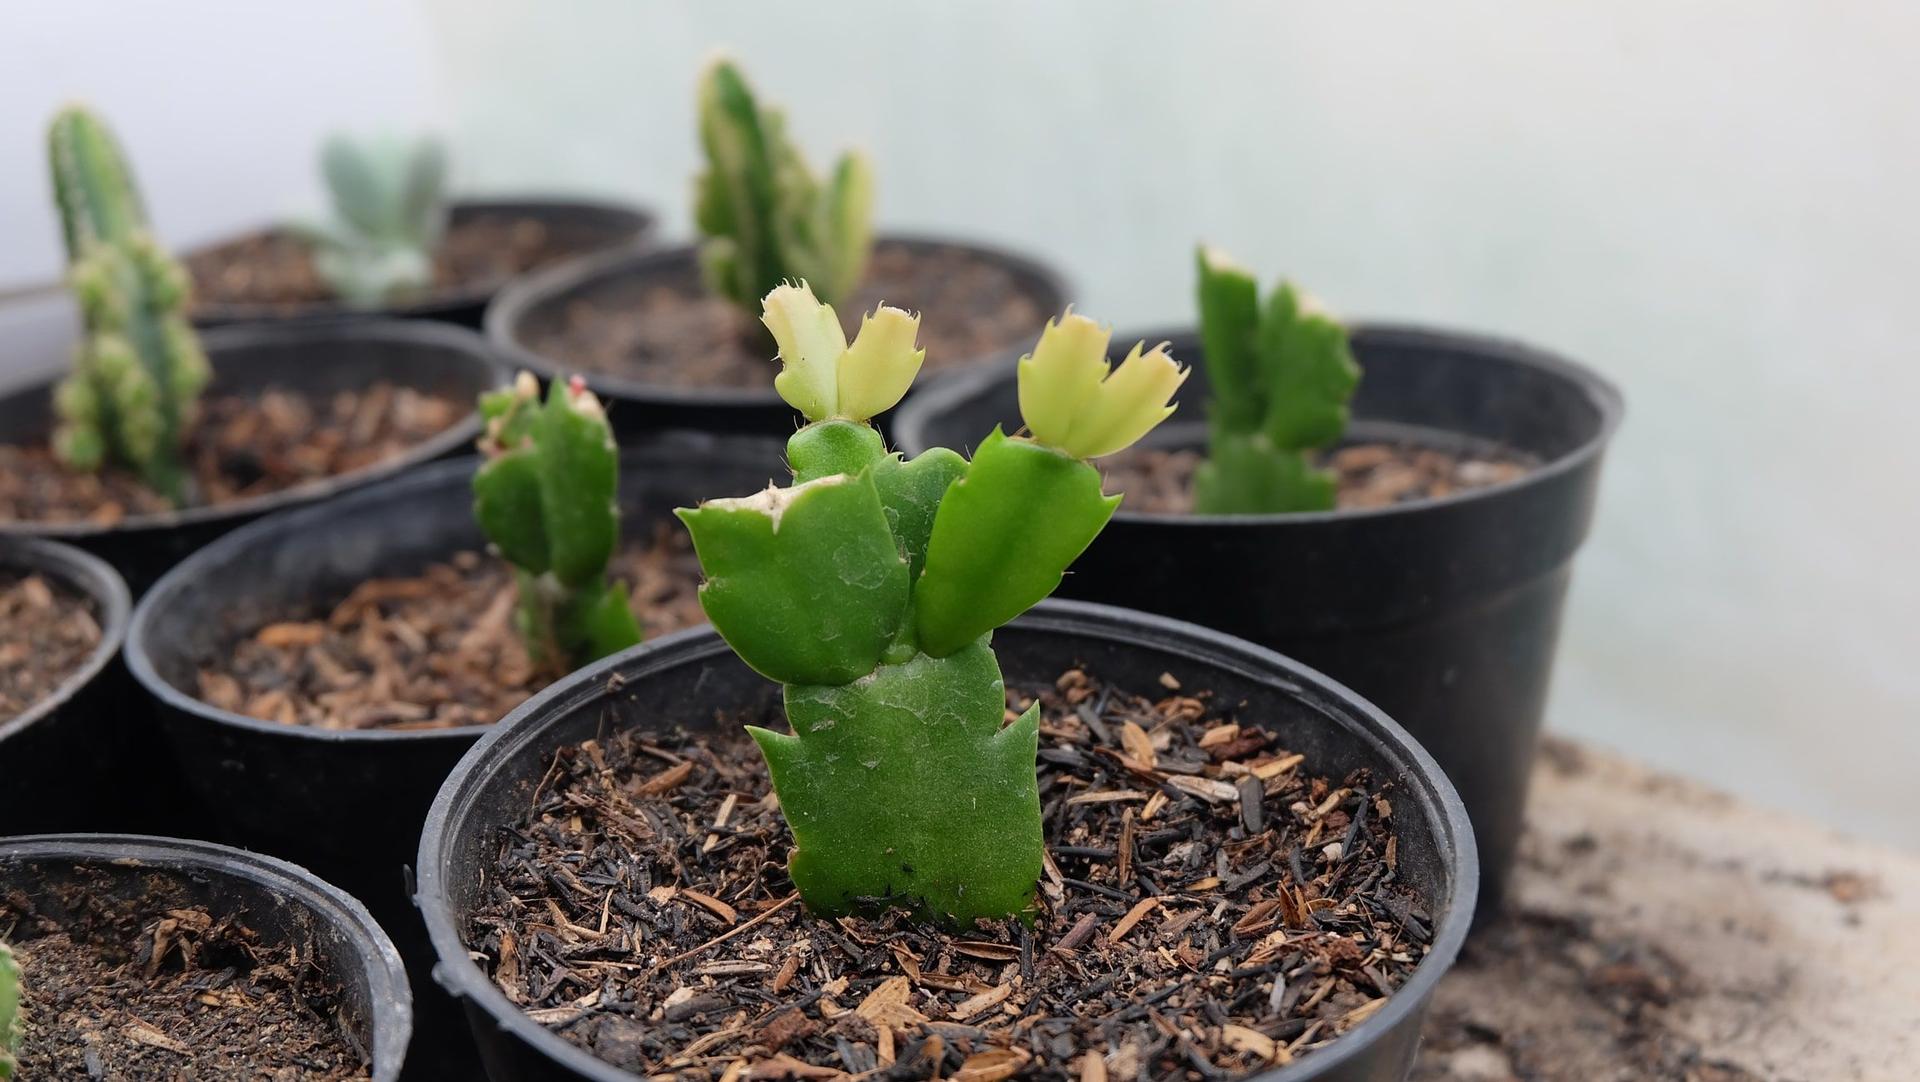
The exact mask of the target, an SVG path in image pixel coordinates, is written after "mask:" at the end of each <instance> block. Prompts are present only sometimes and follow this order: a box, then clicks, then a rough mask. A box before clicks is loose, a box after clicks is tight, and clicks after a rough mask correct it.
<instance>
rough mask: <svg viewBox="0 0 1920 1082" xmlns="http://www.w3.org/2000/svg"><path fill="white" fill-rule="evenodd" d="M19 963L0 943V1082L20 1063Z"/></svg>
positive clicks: (4, 945) (7, 947) (3, 944)
mask: <svg viewBox="0 0 1920 1082" xmlns="http://www.w3.org/2000/svg"><path fill="white" fill-rule="evenodd" d="M20 1029H21V1027H20V963H19V962H17V961H15V960H14V957H13V949H12V948H11V947H9V946H7V945H6V944H5V943H0V1082H6V1080H7V1079H10V1078H12V1077H13V1074H14V1072H15V1071H16V1070H18V1069H19V1067H20V1063H19V1061H18V1060H16V1059H15V1058H14V1056H15V1053H17V1052H19V1051H20V1037H21V1033H20Z"/></svg>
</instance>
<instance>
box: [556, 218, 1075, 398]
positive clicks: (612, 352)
mask: <svg viewBox="0 0 1920 1082" xmlns="http://www.w3.org/2000/svg"><path fill="white" fill-rule="evenodd" d="M882 301H885V302H886V303H887V304H890V305H893V306H894V307H896V308H906V309H908V310H910V311H914V312H918V313H920V315H921V321H920V345H921V347H922V348H924V349H925V350H926V351H927V358H926V361H925V362H923V366H924V370H925V371H928V372H937V371H939V370H940V369H941V368H942V367H944V366H948V365H954V364H961V363H964V362H967V361H973V360H978V359H980V358H982V357H985V356H988V355H991V354H995V353H999V352H1002V351H1004V350H1007V349H1011V348H1013V347H1016V346H1031V345H1032V344H1033V343H1034V342H1035V341H1036V340H1037V339H1038V338H1039V335H1040V328H1041V326H1042V325H1043V324H1044V323H1045V322H1046V321H1047V319H1048V318H1050V317H1051V316H1053V315H1055V314H1057V313H1053V312H1045V311H1042V310H1041V309H1040V304H1039V302H1038V301H1036V300H1035V299H1034V298H1033V296H1032V295H1030V294H1029V293H1028V292H1026V291H1025V290H1024V289H1023V288H1022V285H1021V280H1020V278H1019V277H1017V276H1016V275H1015V274H1014V273H1013V272H1011V271H1009V270H1008V269H1007V268H1006V267H1004V266H1002V265H1000V264H999V263H996V262H994V261H992V260H989V259H985V258H982V257H981V256H980V255H979V254H977V253H975V252H972V251H969V250H968V249H965V248H959V247H936V248H932V249H927V248H918V247H910V246H908V245H904V244H889V243H887V242H886V241H880V242H879V243H877V244H875V245H874V249H873V261H872V262H871V263H870V264H869V266H868V269H867V280H866V283H865V284H864V285H862V286H861V287H860V289H859V290H857V291H856V292H855V293H854V295H853V296H852V297H851V298H849V299H847V300H846V301H845V302H844V303H841V304H836V305H835V306H834V308H835V310H836V311H838V312H839V313H840V319H841V322H842V323H844V324H845V325H846V329H847V337H848V338H849V339H851V338H852V337H853V335H854V334H855V333H856V332H858V331H859V329H860V318H861V316H862V315H863V314H865V313H868V312H871V311H873V309H874V308H875V306H877V305H879V304H880V303H881V302H882ZM523 333H524V335H525V344H526V346H527V348H529V349H531V350H532V351H534V352H535V353H538V354H540V355H541V356H543V357H548V358H551V359H552V360H553V361H554V362H555V363H557V364H559V365H561V366H562V367H565V368H569V369H579V370H582V371H586V372H599V373H604V374H606V375H610V376H617V377H619V378H621V379H626V380H631V381H633V382H636V383H647V384H653V385H656V386H663V387H714V388H733V389H739V388H744V389H748V390H761V389H769V390H770V389H771V388H772V386H773V376H774V373H775V372H777V371H778V370H779V369H778V365H777V364H776V363H775V362H774V360H773V357H774V352H775V349H774V345H773V340H772V339H771V338H770V337H768V336H767V334H766V331H765V330H764V329H763V328H762V327H761V325H760V323H759V321H758V320H756V319H753V318H750V317H749V316H748V315H747V314H746V313H745V312H743V311H741V310H740V309H738V308H736V307H734V305H733V304H732V303H731V302H729V301H725V300H722V299H720V298H718V297H715V296H712V295H711V294H709V293H708V292H707V291H706V287H705V286H703V285H702V284H701V283H700V276H699V274H698V273H697V272H696V271H695V270H694V268H693V267H692V266H691V265H689V266H688V267H686V268H684V270H683V272H682V273H680V274H678V275H672V274H666V273H659V274H655V275H651V276H649V277H647V278H644V279H641V278H634V279H631V280H623V281H621V282H619V283H616V284H610V285H609V286H608V287H607V288H605V289H603V290H601V291H598V292H596V293H595V294H593V295H592V296H591V297H583V298H581V299H579V300H576V301H574V302H572V303H570V304H568V305H567V306H566V308H565V310H564V311H563V312H562V313H561V314H560V318H559V319H557V320H556V321H554V323H553V324H551V325H548V326H531V327H528V328H527V329H526V331H525V332H523Z"/></svg>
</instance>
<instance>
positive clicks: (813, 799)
mask: <svg viewBox="0 0 1920 1082" xmlns="http://www.w3.org/2000/svg"><path fill="white" fill-rule="evenodd" d="M763 307H764V314H763V317H762V318H763V320H764V322H765V323H766V325H767V328H768V329H769V330H770V331H771V332H772V334H773V337H774V339H775V341H776V342H777V343H778V345H779V351H780V360H781V362H782V366H783V370H782V371H781V373H780V374H779V376H778V377H777V379H776V380H775V383H776V386H777V388H778V390H779V392H780V394H781V396H782V397H783V398H785V399H786V401H787V402H788V403H790V404H791V405H793V406H794V408H796V409H798V410H800V411H801V412H802V413H803V414H805V415H806V417H807V420H808V422H809V423H808V424H807V425H806V426H805V427H803V428H802V429H800V431H798V432H797V433H795V434H794V436H793V438H792V439H791V440H790V441H789V442H788V445H787V454H788V461H789V465H790V466H791V468H792V470H793V475H794V476H793V484H792V485H790V486H788V487H785V488H780V487H770V488H768V489H767V490H766V491H764V492H760V493H757V494H755V495H752V496H747V497H742V498H738V499H717V500H710V501H708V502H706V503H703V504H701V505H700V506H699V507H698V508H697V509H689V510H683V511H681V512H680V516H681V518H682V519H683V520H684V521H685V522H686V524H687V526H688V529H689V530H690V531H691V532H692V535H693V541H694V547H695V550H696V552H697V553H698V555H699V558H700V563H701V567H702V569H703V571H704V573H705V576H706V582H705V584H704V585H703V586H702V588H701V603H702V605H703V606H704V608H705V609H706V611H707V614H708V616H709V617H710V618H711V619H712V621H713V624H714V626H715V628H716V629H717V630H718V631H719V632H720V634H721V635H722V636H723V637H724V638H725V639H726V641H727V643H728V644H729V645H730V646H731V647H732V648H733V650H734V651H735V652H736V653H737V654H739V656H740V657H741V659H742V660H744V661H745V662H746V663H747V664H748V665H749V666H751V667H752V668H753V669H754V670H755V671H757V672H759V673H760V674H761V675H763V676H765V677H767V678H768V679H771V680H774V681H777V682H779V683H780V684H782V685H784V686H785V702H786V714H787V719H788V722H789V725H790V726H791V729H792V731H791V732H790V733H780V732H774V731H772V730H768V729H761V728H754V729H752V730H751V731H752V734H753V737H754V739H755V741H756V742H757V743H758V744H759V746H760V749H761V751H762V753H763V754H764V755H765V756H766V760H767V765H768V767H769V770H770V771H771V774H772V778H773V783H774V788H775V790H776V792H777V794H778V796H779V799H780V805H781V808H782V809H783V811H784V814H785V815H786V818H787V821H788V824H789V825H790V827H791V828H792V831H793V835H794V840H795V843H796V848H795V851H794V853H793V856H792V860H791V866H790V871H791V874H792V878H793V881H794V884H795V886H796V887H797V888H798V889H799V891H800V893H801V896H802V897H803V899H804V900H805V901H806V902H807V904H808V905H809V907H810V908H811V909H813V910H814V911H815V912H816V913H820V914H826V915H839V914H845V913H849V912H859V911H866V910H871V909H876V908H880V907H885V906H904V907H906V908H909V909H911V910H913V911H915V912H916V913H917V914H919V915H921V916H923V917H927V918H930V919H935V920H940V921H943V922H945V923H948V924H950V925H953V926H966V925H969V924H971V923H972V922H974V921H975V920H978V919H988V918H1001V917H1008V916H1012V915H1016V914H1020V913H1023V912H1025V911H1027V910H1028V909H1029V908H1030V907H1031V905H1032V903H1033V897H1034V891H1035V887H1036V884H1037V881H1038V880H1039V877H1040V873H1041V866H1042V860H1043V843H1042V837H1041V819H1040V800H1039V794H1038V790H1037V786H1036V782H1035V773H1034V764H1035V756H1036V752H1037V745H1038V714H1037V712H1036V710H1028V711H1027V712H1026V713H1024V714H1022V715H1021V716H1019V717H1018V718H1017V719H1014V720H1012V721H1010V722H1009V721H1008V720H1007V716H1006V715H1007V710H1006V699H1005V689H1004V685H1003V681H1002V678H1001V672H1000V666H999V662H998V661H997V660H996V658H995V657H994V653H993V649H992V645H991V639H992V634H993V631H994V629H996V628H998V627H1000V626H1001V625H1003V624H1005V623H1006V622H1007V621H1009V620H1011V619H1013V618H1014V617H1016V616H1018V615H1019V614H1021V613H1022V612H1024V611H1026V610H1027V609H1028V608H1030V607H1031V606H1033V605H1034V604H1036V603H1037V602H1039V601H1040V600H1042V599H1044V598H1045V597H1046V596H1047V595H1048V594H1050V593H1052V592H1053V590H1054V588H1055V587H1056V586H1058V585H1059V582H1060V578H1061V576H1062V574H1063V573H1064V572H1065V571H1066V569H1067V567H1068V565H1069V564H1071V563H1072V562H1073V560H1074V558H1075V557H1077V556H1078V555H1079V554H1080V553H1081V552H1082V551H1083V550H1085V548H1086V547H1087V545H1088V544H1089V543H1091V542H1092V541H1093V539H1094V537H1095V536H1096V535H1097V534H1098V533H1099V532H1100V530H1101V528H1102V527H1104V526H1105V525H1106V523H1107V520H1108V519H1109V518H1110V517H1111V516H1112V514H1113V512H1114V509H1115V508H1116V507H1117V506H1118V504H1119V502H1120V501H1119V497H1117V496H1108V495H1105V494H1103V493H1102V492H1101V482H1100V474H1099V471H1098V470H1096V469H1095V468H1094V467H1093V466H1092V465H1091V464H1090V462H1089V460H1090V459H1093V458H1096V457H1098V456H1100V455H1104V454H1110V453H1112V452H1114V451H1118V450H1120V449H1122V448H1125V447H1127V446H1129V445H1130V444H1132V443H1134V442H1135V441H1137V440H1138V439H1140V438H1141V437H1142V436H1144V435H1145V434H1146V433H1147V432H1148V431H1149V430H1151V429H1152V428H1153V427H1154V426H1155V425H1157V424H1158V423H1160V421H1162V420H1164V419H1165V418H1166V417H1167V416H1168V415H1169V414H1170V413H1172V411H1173V408H1172V407H1171V406H1170V405H1168V401H1169V399H1170V397H1171V396H1172V394H1173V392H1174V390H1175V389H1176V388H1177V387H1178V386H1179V385H1180V383H1181V381H1182V380H1183V379H1185V377H1186V372H1185V370H1184V369H1182V368H1181V367H1180V366H1178V365H1177V364H1176V363H1175V362H1174V360H1173V358H1172V357H1171V356H1169V355H1168V353H1167V352H1166V350H1165V349H1164V348H1161V347H1156V348H1153V349H1147V348H1145V347H1144V346H1136V347H1135V348H1134V350H1133V352H1132V353H1131V354H1129V355H1128V356H1127V358H1126V359H1125V360H1124V361H1123V362H1122V363H1121V364H1119V365H1118V366H1110V365H1109V364H1108V362H1107V360H1106V356H1107V343H1108V338H1109V332H1108V331H1106V330H1105V329H1103V328H1102V327H1100V326H1099V325H1098V324H1096V323H1095V322H1094V321H1092V320H1090V319H1087V318H1086V317H1084V316H1079V315H1074V314H1072V313H1069V314H1067V315H1065V316H1063V317H1062V318H1061V319H1059V320H1057V321H1055V322H1053V323H1050V324H1049V325H1048V326H1047V328H1046V329H1045V331H1044V332H1043V333H1042V334H1041V337H1040V340H1039V343H1038V344H1037V345H1036V346H1035V347H1034V349H1033V352H1032V353H1031V354H1030V355H1028V356H1027V357H1025V358H1023V359H1022V360H1021V362H1020V370H1019V371H1020V402H1021V412H1022V415H1023V418H1024V420H1025V429H1024V430H1023V431H1022V432H1019V433H1015V434H1012V435H1009V434H1007V433H1005V432H1003V431H1000V430H998V429H996V430H995V431H993V432H992V433H991V434H989V435H987V436H986V438H985V439H984V440H983V441H982V442H981V444H980V446H979V447H978V448H977V449H976V450H975V452H974V454H973V457H972V459H971V460H968V459H966V458H963V457H962V456H961V455H959V454H957V453H955V452H954V451H951V450H948V449H945V448H935V449H933V450H929V451H927V452H926V453H924V454H921V455H920V456H918V457H916V458H914V459H911V460H904V459H902V458H901V456H899V455H898V454H894V453H890V452H888V451H887V449H886V447H885V445H884V443H883V441H882V438H881V436H880V433H879V432H878V431H877V430H876V429H875V428H874V427H873V426H872V425H871V424H870V423H869V422H870V421H871V419H872V418H873V417H874V416H875V415H877V414H879V413H881V412H883V411H885V410H887V409H889V408H891V407H892V406H893V405H894V404H895V403H896V402H898V401H899V399H900V398H901V396H902V395H904V394H905V393H906V391H907V388H908V386H909V385H910V384H911V383H912V381H913V378H914V375H915V373H916V372H917V371H918V370H919V368H920V364H921V361H922V359H923V356H924V354H923V351H921V350H919V349H916V348H915V338H916V335H917V331H918V324H919V321H918V317H916V316H914V315H910V314H908V313H907V312H904V311H902V310H899V309H896V308H889V307H885V306H882V307H881V308H879V309H878V310H876V311H875V312H874V313H872V314H871V315H869V316H868V317H866V319H865V320H864V321H863V322H862V325H861V327H860V330H859V333H858V334H857V335H856V336H855V337H854V339H853V341H852V342H851V343H849V342H848V341H847V338H846V336H845V334H844V332H843V331H842V330H841V324H840V322H839V320H838V318H837V317H836V315H835V313H834V311H833V308H832V307H831V306H830V305H827V304H824V303H822V302H820V301H819V300H818V299H816V298H815V296H814V295H813V293H812V292H811V290H810V289H809V288H808V287H807V285H806V284H805V283H800V284H784V285H781V286H779V287H778V288H776V289H774V290H773V291H772V292H771V293H769V294H767V296H766V298H765V301H764V302H763ZM876 809H884V812H883V813H882V814H876V811H875V810H876Z"/></svg>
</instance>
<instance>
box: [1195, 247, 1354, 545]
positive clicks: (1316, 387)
mask: <svg viewBox="0 0 1920 1082" xmlns="http://www.w3.org/2000/svg"><path fill="white" fill-rule="evenodd" d="M1198 264H1199V270H1200V286H1199V298H1200V338H1201V345H1202V348H1203V349H1204V351H1205V353H1206V359H1205V360H1206V366H1207V376H1208V378H1209V379H1210V380H1211V381H1212V383H1213V400H1212V402H1211V403H1210V411H1211V412H1210V413H1209V416H1208V427H1209V436H1210V439H1209V446H1208V451H1207V461H1206V462H1205V463H1203V464H1202V465H1201V466H1200V469H1199V471H1198V472H1197V473H1195V474H1194V478H1193V498H1194V499H1193V502H1194V510H1196V511H1198V512H1200V513H1202V514H1214V515H1238V514H1260V513H1271V512H1282V511H1325V510H1331V509H1332V508H1333V505H1334V496H1335V492H1334V479H1333V476H1332V475H1331V474H1329V473H1327V472H1326V471H1324V470H1321V469H1319V468H1318V467H1316V466H1315V465H1314V464H1313V461H1312V459H1311V458H1310V457H1309V456H1310V455H1311V453H1312V452H1313V451H1314V450H1315V449H1317V448H1321V447H1325V446H1327V445H1328V444H1330V443H1332V442H1334V441H1335V440H1337V439H1339V438H1340V434H1341V433H1342V432H1344V431H1345V430H1346V427H1347V401H1348V399H1350V398H1352V397H1353V391H1354V388H1355V387H1356V386H1358V385H1359V383H1360V366H1359V365H1358V364H1357V363H1355V362H1354V359H1353V350H1352V349H1351V348H1350V347H1349V346H1348V344H1347V331H1346V328H1345V327H1343V326H1341V325H1340V323H1339V322H1338V321H1336V320H1335V319H1333V318H1332V317H1331V316H1329V315H1327V314H1326V313H1325V312H1324V311H1322V310H1321V309H1320V307H1319V306H1318V305H1317V304H1315V303H1314V301H1313V299H1312V298H1311V297H1309V296H1307V295H1306V294H1305V293H1302V292H1301V291H1300V290H1298V289H1296V288H1295V287H1294V286H1293V284H1292V283H1290V282H1282V283H1280V285H1279V286H1278V287H1277V288H1276V289H1275V290H1274V291H1273V292H1272V294H1270V295H1269V296H1268V297H1267V300H1266V302H1265V303H1264V304H1262V303H1261V301H1260V293H1259V284H1258V283H1257V282H1256V281H1255V280H1254V277H1253V275H1252V274H1251V273H1249V272H1248V271H1246V270H1244V269H1242V268H1241V267H1239V266H1236V265H1235V264H1233V263H1232V262H1231V261H1229V260H1228V259H1227V258H1226V257H1225V256H1223V255H1222V254H1220V253H1219V252H1217V251H1214V250H1213V249H1210V248H1201V249H1200V253H1199V259H1198Z"/></svg>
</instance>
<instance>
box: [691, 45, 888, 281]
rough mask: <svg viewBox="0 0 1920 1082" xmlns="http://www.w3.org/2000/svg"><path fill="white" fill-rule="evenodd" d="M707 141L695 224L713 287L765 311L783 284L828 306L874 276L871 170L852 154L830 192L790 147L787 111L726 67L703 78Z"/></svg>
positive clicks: (716, 66)
mask: <svg viewBox="0 0 1920 1082" xmlns="http://www.w3.org/2000/svg"><path fill="white" fill-rule="evenodd" d="M700 144H701V146H702V147H703V148H705V150H706V155H707V170H706V172H704V173H702V174H701V175H700V176H699V178H698V179H697V180H696V181H695V182H694V220H695V223H696V224H697V225H698V226H699V229H700V232H701V234H702V235H703V236H704V237H706V238H707V239H706V240H705V242H704V243H702V244H701V246H700V267H701V271H702V274H703V275H704V276H705V278H706V281H707V288H708V289H710V290H712V291H713V292H714V293H715V294H717V295H719V296H722V297H726V298H728V299H730V300H732V301H733V302H734V303H735V304H737V305H739V306H741V307H742V308H744V309H746V310H747V311H749V312H752V313H755V314H757V313H758V312H759V308H760V298H761V297H763V296H765V295H766V294H767V292H768V291H769V290H772V289H773V288H774V287H775V286H778V285H779V284H780V283H782V282H784V281H786V280H788V279H790V278H792V279H804V280H806V281H807V282H809V283H811V284H812V287H813V288H814V289H815V290H817V291H818V293H819V296H820V297H821V299H822V300H825V301H827V302H829V303H831V302H834V301H838V300H843V299H845V298H846V297H847V296H848V295H850V294H851V293H852V292H853V290H854V287H856V286H858V285H859V284H860V279H861V276H862V275H864V274H865V273H866V269H867V253H868V250H869V248H870V247H871V246H872V244H873V225H872V216H873V170H872V168H871V167H870V166H869V165H868V163H867V159H866V157H865V156H864V155H861V154H860V153H858V152H856V151H849V152H847V153H845V154H842V155H841V156H840V160H839V161H838V162H837V163H836V164H835V165H834V169H833V176H832V178H831V179H830V180H828V181H827V183H825V184H824V185H823V184H821V183H820V181H819V179H818V178H816V177H815V176H814V175H813V172H812V170H810V169H808V168H807V163H806V160H805V159H804V158H802V157H801V156H800V151H799V149H798V148H797V147H795V146H794V145H793V144H792V143H791V142H789V141H788V140H787V135H786V122H785V119H784V118H783V117H782V116H781V115H780V111H779V110H777V109H773V108H770V107H762V106H761V105H760V104H759V103H758V102H757V101H755V100H754V96H753V90H752V88H750V87H749V86H748V85H747V81H746V79H745V77H743V76H742V75H741V74H740V71H739V69H738V68H736V67H734V65H733V64H732V63H731V62H729V61H726V60H716V61H714V62H713V63H712V64H710V65H708V67H707V70H706V72H705V73H704V74H703V75H702V76H701V78H700Z"/></svg>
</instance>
